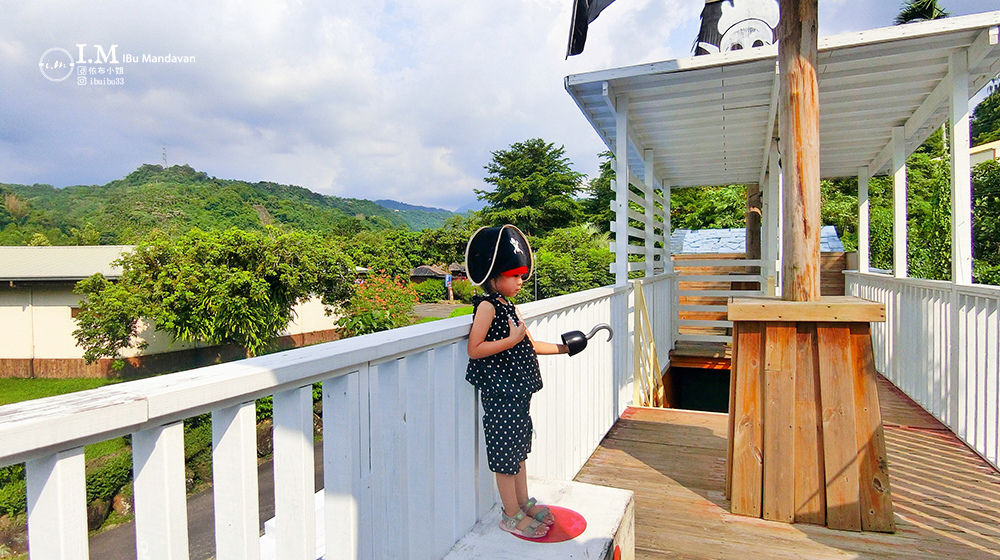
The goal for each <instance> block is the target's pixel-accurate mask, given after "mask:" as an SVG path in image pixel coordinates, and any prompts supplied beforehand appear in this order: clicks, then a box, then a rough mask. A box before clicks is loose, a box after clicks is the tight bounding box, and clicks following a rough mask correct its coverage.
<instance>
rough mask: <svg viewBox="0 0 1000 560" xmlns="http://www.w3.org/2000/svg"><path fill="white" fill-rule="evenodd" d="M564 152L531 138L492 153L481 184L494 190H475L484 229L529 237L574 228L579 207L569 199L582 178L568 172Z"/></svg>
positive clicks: (538, 139) (562, 149)
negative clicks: (510, 228) (508, 229)
mask: <svg viewBox="0 0 1000 560" xmlns="http://www.w3.org/2000/svg"><path fill="white" fill-rule="evenodd" d="M565 151H566V150H565V148H564V147H559V148H556V147H555V146H554V145H553V144H549V143H546V142H545V141H544V140H542V139H541V138H534V139H531V140H526V141H524V142H517V143H514V144H512V145H511V146H510V149H509V150H498V151H496V152H493V161H491V162H490V163H488V164H487V165H486V166H485V169H486V171H488V172H489V176H488V177H486V179H484V180H485V181H486V182H487V183H489V184H491V185H493V186H494V189H493V190H492V191H486V190H479V189H476V194H477V195H478V198H479V200H483V201H485V202H486V203H487V204H488V205H487V206H486V207H485V208H483V210H482V219H483V221H484V223H486V224H488V225H494V226H499V225H502V224H505V223H507V224H514V225H515V226H517V227H518V228H520V229H521V230H522V231H524V233H525V234H528V235H535V236H541V235H544V234H546V233H548V232H549V231H551V230H553V229H556V228H562V227H567V226H571V225H574V224H576V223H578V221H579V219H580V206H579V203H577V201H576V200H574V198H573V196H574V195H575V194H576V193H577V192H578V191H579V190H580V183H581V181H582V180H583V175H582V174H581V173H577V172H576V171H573V170H572V169H570V161H569V159H568V158H566V157H565Z"/></svg>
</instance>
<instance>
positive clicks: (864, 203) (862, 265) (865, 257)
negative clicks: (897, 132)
mask: <svg viewBox="0 0 1000 560" xmlns="http://www.w3.org/2000/svg"><path fill="white" fill-rule="evenodd" d="M868 179H869V177H868V167H867V166H864V167H859V168H858V272H868V268H869V262H870V259H869V254H870V247H869V240H868V235H869V226H868V206H869V203H868Z"/></svg>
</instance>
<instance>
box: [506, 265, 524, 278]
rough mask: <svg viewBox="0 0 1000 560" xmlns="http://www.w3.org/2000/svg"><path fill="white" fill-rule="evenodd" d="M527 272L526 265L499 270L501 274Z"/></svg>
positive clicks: (509, 274) (511, 274)
mask: <svg viewBox="0 0 1000 560" xmlns="http://www.w3.org/2000/svg"><path fill="white" fill-rule="evenodd" d="M527 273H528V267H526V266H519V267H517V268H512V269H510V270H508V271H506V272H501V273H500V274H502V275H503V276H520V275H522V274H527Z"/></svg>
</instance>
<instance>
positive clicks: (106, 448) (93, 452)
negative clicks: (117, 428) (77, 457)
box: [83, 437, 128, 461]
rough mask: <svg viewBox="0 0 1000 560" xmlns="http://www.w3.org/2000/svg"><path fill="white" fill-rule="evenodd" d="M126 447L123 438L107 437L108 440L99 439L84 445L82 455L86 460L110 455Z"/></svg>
mask: <svg viewBox="0 0 1000 560" xmlns="http://www.w3.org/2000/svg"><path fill="white" fill-rule="evenodd" d="M126 447H128V444H127V443H125V438H123V437H118V438H115V439H109V440H108V441H100V442H97V443H92V444H90V445H85V446H84V447H83V456H84V458H85V459H86V460H87V461H90V460H92V459H97V458H98V457H104V456H105V455H111V454H113V453H116V452H117V451H118V450H120V449H124V448H126Z"/></svg>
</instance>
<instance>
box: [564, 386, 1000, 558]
mask: <svg viewBox="0 0 1000 560" xmlns="http://www.w3.org/2000/svg"><path fill="white" fill-rule="evenodd" d="M879 395H880V398H881V403H882V418H883V423H884V425H885V439H886V447H887V451H888V455H889V473H890V480H891V485H892V493H893V505H894V509H895V516H896V526H897V532H896V533H895V534H878V533H853V532H846V531H835V530H830V529H827V528H825V527H820V526H815V525H804V524H796V525H788V524H784V523H775V522H771V521H764V520H762V519H754V518H749V517H742V516H737V515H732V514H730V513H729V502H728V501H727V500H726V499H725V494H724V488H725V467H726V464H725V463H726V424H727V422H726V415H725V414H715V413H708V412H691V411H680V410H669V409H648V408H630V409H628V410H627V411H626V413H625V414H624V415H622V418H621V419H620V420H619V421H618V422H617V423H616V424H615V426H614V427H613V428H612V429H611V431H610V432H609V433H608V435H607V437H605V439H604V441H603V442H602V443H601V446H600V447H599V448H598V449H597V451H595V452H594V454H593V455H592V456H591V457H590V460H589V461H588V462H587V464H586V465H585V466H584V467H583V469H582V470H581V471H580V473H579V474H578V475H577V477H576V480H578V481H580V482H589V483H593V484H602V485H606V486H614V487H617V488H627V489H629V490H633V491H634V492H635V500H636V514H635V530H636V558H637V559H639V560H661V559H665V558H692V559H726V558H732V559H736V560H751V559H756V558H764V559H791V558H796V559H802V558H806V559H833V558H837V559H868V558H871V559H901V560H902V559H906V560H915V559H918V558H919V559H925V558H947V559H949V560H958V559H963V560H964V559H980V558H984V559H998V558H1000V474H998V473H997V472H996V471H994V470H993V469H992V468H991V467H990V466H989V464H988V463H986V462H985V461H983V460H982V459H981V458H980V457H979V456H977V455H976V454H975V453H973V452H972V451H970V450H969V449H968V448H967V447H966V446H965V445H964V444H962V442H961V441H959V440H958V439H957V438H956V437H955V436H954V434H952V433H951V432H950V431H948V430H947V429H946V428H945V427H944V426H942V425H941V424H940V423H939V422H937V420H935V419H934V418H933V417H931V416H930V415H929V414H927V413H926V412H924V411H923V410H922V409H921V408H920V407H918V406H917V405H916V404H915V403H913V402H912V401H910V400H909V399H908V398H907V397H906V396H905V395H903V394H902V393H901V392H899V391H898V390H896V389H895V387H893V386H892V385H890V384H889V383H888V382H886V381H884V380H880V386H879Z"/></svg>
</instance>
